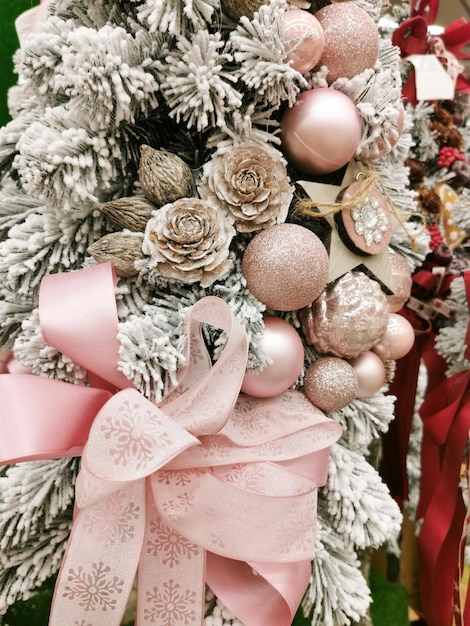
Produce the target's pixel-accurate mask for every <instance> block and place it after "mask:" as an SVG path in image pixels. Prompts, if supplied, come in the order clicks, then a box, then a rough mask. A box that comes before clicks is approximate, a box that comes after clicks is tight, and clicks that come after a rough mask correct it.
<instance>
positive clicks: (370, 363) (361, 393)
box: [351, 351, 387, 398]
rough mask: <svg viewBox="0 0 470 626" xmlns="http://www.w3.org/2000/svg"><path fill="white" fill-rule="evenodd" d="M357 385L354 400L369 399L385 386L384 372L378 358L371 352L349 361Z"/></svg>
mask: <svg viewBox="0 0 470 626" xmlns="http://www.w3.org/2000/svg"><path fill="white" fill-rule="evenodd" d="M351 365H352V366H353V368H354V371H355V372H356V376H357V380H358V383H359V386H358V389H357V392H356V398H370V397H371V396H373V395H375V394H376V393H377V392H378V391H379V390H380V389H381V388H382V386H383V385H384V384H385V378H386V375H387V373H386V370H385V365H384V363H383V361H382V359H381V358H380V357H378V356H377V355H376V354H374V353H373V352H369V351H367V352H363V353H362V354H360V355H359V356H358V357H357V358H356V359H354V360H353V361H351Z"/></svg>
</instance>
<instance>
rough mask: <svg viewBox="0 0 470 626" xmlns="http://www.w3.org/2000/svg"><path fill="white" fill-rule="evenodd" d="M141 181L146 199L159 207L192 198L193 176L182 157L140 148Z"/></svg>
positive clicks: (143, 146)
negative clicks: (188, 197)
mask: <svg viewBox="0 0 470 626" xmlns="http://www.w3.org/2000/svg"><path fill="white" fill-rule="evenodd" d="M139 180H140V186H141V187H142V191H143V192H144V194H145V195H146V197H147V198H148V199H149V200H150V201H151V202H153V203H155V204H156V205H157V207H161V206H163V205H164V204H167V203H169V202H174V201H175V200H179V199H180V198H185V197H187V196H191V192H192V188H193V175H192V172H191V168H190V167H189V165H187V164H186V163H185V162H184V161H183V160H182V159H180V157H179V156H178V155H176V154H173V153H172V152H166V151H165V150H155V149H154V148H151V147H150V146H147V145H145V144H144V145H142V146H141V147H140V162H139Z"/></svg>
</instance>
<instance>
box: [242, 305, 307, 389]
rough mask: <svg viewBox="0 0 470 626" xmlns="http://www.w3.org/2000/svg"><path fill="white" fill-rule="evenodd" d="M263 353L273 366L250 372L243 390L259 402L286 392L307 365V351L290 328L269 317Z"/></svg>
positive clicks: (266, 322) (263, 341)
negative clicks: (257, 371) (305, 353)
mask: <svg viewBox="0 0 470 626" xmlns="http://www.w3.org/2000/svg"><path fill="white" fill-rule="evenodd" d="M261 349H262V351H263V352H264V354H265V355H266V356H267V357H268V358H269V359H270V360H271V361H272V363H269V364H268V365H267V366H266V367H265V368H264V369H263V370H262V371H261V372H259V373H254V372H249V371H248V372H247V373H246V374H245V376H244V378H243V383H242V387H241V390H242V391H243V392H244V393H247V394H248V395H250V396H255V397H256V398H270V397H272V396H277V395H279V394H280V393H283V392H284V391H287V389H289V387H291V386H292V385H293V384H294V382H295V381H296V380H297V378H298V377H299V375H300V372H301V371H302V367H303V364H304V347H303V344H302V340H301V339H300V337H299V335H298V333H297V331H296V330H295V329H294V328H293V327H292V326H291V325H290V324H288V323H287V322H285V321H284V320H282V319H281V318H280V317H273V316H272V315H266V316H265V317H264V333H263V337H262V339H261Z"/></svg>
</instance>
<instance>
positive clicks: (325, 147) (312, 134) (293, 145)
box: [281, 88, 362, 174]
mask: <svg viewBox="0 0 470 626" xmlns="http://www.w3.org/2000/svg"><path fill="white" fill-rule="evenodd" d="M361 132H362V122H361V118H360V116H359V112H358V110H357V108H356V105H355V104H354V102H353V101H352V100H351V99H350V98H348V96H345V95H344V94H343V93H341V92H340V91H336V90H335V89H329V88H318V89H311V90H310V91H304V92H303V93H301V94H300V95H299V96H298V98H297V100H296V102H295V104H294V106H292V107H291V108H289V109H286V111H285V113H284V114H283V116H282V119H281V141H282V148H283V150H284V154H285V155H286V158H287V160H288V161H289V162H290V163H291V164H292V165H294V166H295V167H296V168H297V169H299V170H300V171H301V172H305V173H307V174H329V173H331V172H334V171H336V170H338V169H339V168H340V167H342V166H343V165H345V164H346V163H348V162H349V161H350V160H351V158H352V157H353V156H354V154H355V152H356V150H357V147H358V145H359V142H360V140H361Z"/></svg>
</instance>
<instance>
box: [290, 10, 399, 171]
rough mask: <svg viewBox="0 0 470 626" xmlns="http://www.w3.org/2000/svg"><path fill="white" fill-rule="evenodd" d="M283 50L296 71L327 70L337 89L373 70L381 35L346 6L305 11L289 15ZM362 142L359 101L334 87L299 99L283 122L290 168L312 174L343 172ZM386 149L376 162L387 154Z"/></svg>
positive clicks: (306, 93)
mask: <svg viewBox="0 0 470 626" xmlns="http://www.w3.org/2000/svg"><path fill="white" fill-rule="evenodd" d="M284 45H285V48H286V51H287V57H286V62H287V63H290V64H291V66H292V67H293V68H294V69H296V70H297V71H299V72H300V73H302V74H308V73H309V72H310V71H312V70H315V69H318V68H321V67H322V66H326V68H327V74H326V81H327V83H328V85H332V84H333V83H334V82H335V81H336V80H337V79H338V78H346V79H349V78H353V77H354V76H356V75H358V74H361V73H362V72H363V71H365V70H366V69H368V68H372V67H374V65H375V64H376V62H377V59H378V53H379V32H378V29H377V25H376V24H375V22H374V20H373V19H372V18H371V17H370V16H369V14H368V13H367V12H366V11H365V10H364V9H361V8H360V7H359V6H358V5H356V4H354V3H353V2H348V1H346V2H341V3H334V4H330V5H328V6H325V7H324V8H322V9H320V10H319V11H317V12H316V13H315V14H312V13H309V12H308V11H306V10H302V9H292V10H290V11H286V13H285V14H284ZM361 137H362V124H361V118H360V116H359V112H358V110H357V108H356V106H355V104H354V102H353V101H352V100H351V99H350V98H349V97H348V96H346V95H345V94H343V93H342V92H341V91H338V90H336V89H334V88H330V87H327V88H316V89H310V90H307V91H304V92H302V93H301V94H299V96H298V98H297V100H296V102H295V104H294V106H293V107H290V108H289V109H287V110H286V111H285V113H284V114H283V117H282V120H281V140H282V148H283V151H284V154H285V155H286V157H287V159H288V161H289V163H290V164H291V165H293V166H294V167H296V168H297V169H298V170H299V171H300V172H304V173H306V174H310V175H324V174H328V173H331V172H334V171H336V170H338V169H340V168H341V167H343V166H344V165H345V164H346V163H348V162H349V161H350V160H351V159H352V157H353V156H354V155H355V154H356V152H357V149H358V146H359V143H360V141H361ZM397 137H398V135H397ZM393 143H394V141H393V138H392V145H393ZM381 148H382V149H381V150H379V149H377V151H376V155H375V157H378V156H381V154H383V153H384V150H386V148H385V147H384V146H381Z"/></svg>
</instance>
